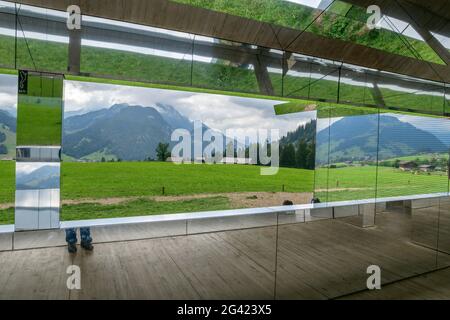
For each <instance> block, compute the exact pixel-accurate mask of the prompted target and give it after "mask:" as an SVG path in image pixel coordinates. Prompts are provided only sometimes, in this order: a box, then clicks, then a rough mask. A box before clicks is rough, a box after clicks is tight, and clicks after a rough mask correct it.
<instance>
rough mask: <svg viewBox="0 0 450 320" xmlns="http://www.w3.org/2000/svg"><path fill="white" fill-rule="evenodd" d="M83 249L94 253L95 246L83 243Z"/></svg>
mask: <svg viewBox="0 0 450 320" xmlns="http://www.w3.org/2000/svg"><path fill="white" fill-rule="evenodd" d="M81 247H82V248H83V249H84V250H87V251H92V250H94V246H93V245H92V243H84V242H82V243H81Z"/></svg>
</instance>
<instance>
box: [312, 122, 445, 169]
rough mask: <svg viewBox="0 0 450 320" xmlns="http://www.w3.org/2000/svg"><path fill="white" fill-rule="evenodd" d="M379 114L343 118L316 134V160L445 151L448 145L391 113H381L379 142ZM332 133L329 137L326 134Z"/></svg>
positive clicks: (340, 159) (353, 158) (399, 155)
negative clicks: (390, 114) (387, 114)
mask: <svg viewBox="0 0 450 320" xmlns="http://www.w3.org/2000/svg"><path fill="white" fill-rule="evenodd" d="M377 127H378V116H377V115H368V116H357V117H346V118H342V119H341V120H339V121H337V122H335V123H334V124H332V125H331V127H330V128H329V129H326V130H322V131H321V132H319V134H318V135H317V147H318V148H317V162H318V163H320V164H325V163H327V162H328V152H330V161H331V162H332V163H333V162H342V161H348V160H372V161H373V160H376V156H377V150H378V151H379V159H380V160H383V159H390V158H394V157H403V156H410V155H415V154H420V153H441V152H447V151H448V148H447V146H446V145H445V144H444V143H443V142H442V141H441V140H439V139H438V138H437V137H436V136H434V135H433V134H431V133H429V132H426V131H424V130H421V129H418V128H417V127H415V126H413V125H411V124H409V123H405V122H401V121H400V120H398V119H397V118H395V117H392V116H381V119H380V144H379V146H377V139H378V130H377ZM330 132H331V137H329V133H330Z"/></svg>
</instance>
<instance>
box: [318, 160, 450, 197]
mask: <svg viewBox="0 0 450 320" xmlns="http://www.w3.org/2000/svg"><path fill="white" fill-rule="evenodd" d="M377 173H378V177H377ZM315 189H316V191H317V190H319V192H316V196H318V197H319V198H320V199H321V200H322V201H341V200H355V199H369V198H374V197H375V196H376V197H378V198H384V197H395V196H404V195H413V194H427V193H438V192H448V191H449V180H448V177H447V173H445V172H440V173H433V174H430V175H428V174H426V173H421V174H413V173H410V172H403V171H401V170H400V169H395V168H388V167H378V171H377V168H376V167H375V166H365V167H346V168H338V169H326V168H321V169H318V170H316V175H315ZM327 190H328V192H327Z"/></svg>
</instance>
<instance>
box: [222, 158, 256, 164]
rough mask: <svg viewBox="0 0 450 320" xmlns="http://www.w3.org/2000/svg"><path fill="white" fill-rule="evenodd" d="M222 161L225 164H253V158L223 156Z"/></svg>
mask: <svg viewBox="0 0 450 320" xmlns="http://www.w3.org/2000/svg"><path fill="white" fill-rule="evenodd" d="M221 163H225V164H252V159H250V158H233V157H223V158H222V160H221Z"/></svg>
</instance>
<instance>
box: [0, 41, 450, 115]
mask: <svg viewBox="0 0 450 320" xmlns="http://www.w3.org/2000/svg"><path fill="white" fill-rule="evenodd" d="M28 46H29V48H30V51H31V52H32V53H33V61H34V63H35V64H36V66H37V67H38V68H39V69H42V70H55V71H56V70H60V71H61V72H64V71H65V69H66V66H65V65H64V63H65V62H66V61H67V45H66V44H61V43H55V42H45V41H42V40H34V39H29V40H28ZM48 56H52V57H53V59H48ZM0 61H2V63H0V65H3V66H5V67H11V66H14V38H13V37H7V36H0ZM33 61H32V60H31V59H30V57H29V54H28V50H27V47H26V46H25V44H24V43H23V40H20V39H19V41H18V50H17V63H18V66H19V67H20V68H34V67H33V66H34V64H33ZM81 69H82V70H81V71H82V72H83V73H84V74H88V75H89V76H90V77H92V76H100V77H111V76H113V77H119V78H123V79H130V80H135V81H144V82H146V83H151V84H152V85H153V86H156V87H158V85H156V84H166V85H172V86H174V87H172V89H175V90H183V88H195V90H194V91H199V92H207V91H208V90H219V91H222V93H223V94H230V92H231V93H232V94H233V95H240V96H247V95H249V94H258V93H259V87H258V82H257V79H256V75H255V72H254V71H253V70H249V69H246V68H238V67H234V66H230V65H227V63H225V62H223V61H218V62H217V63H204V62H197V61H194V63H192V60H191V59H182V60H176V59H170V58H166V57H159V56H151V55H145V54H140V53H131V52H125V51H120V50H111V49H105V48H94V47H87V46H85V47H83V48H82V53H81ZM329 72H331V70H330V71H329ZM337 74H338V69H336V70H335V71H334V72H332V73H331V74H330V76H337ZM269 75H270V78H271V80H272V84H273V88H274V92H275V95H276V98H275V99H279V100H285V99H311V100H315V99H322V100H323V99H325V100H329V101H336V99H337V90H338V84H337V82H336V81H332V80H329V78H328V77H324V78H323V79H321V80H318V79H311V78H310V77H296V76H292V75H290V74H289V73H288V74H287V75H286V76H285V77H282V76H281V75H280V74H276V73H269ZM67 79H68V80H70V79H73V80H77V79H79V80H82V81H89V79H90V78H89V77H73V76H68V77H67ZM102 82H106V83H116V84H128V85H130V84H131V85H132V81H131V82H128V83H125V82H124V81H123V80H108V79H103V80H102ZM178 86H181V87H178ZM339 89H340V103H350V104H352V103H356V104H363V105H364V104H365V105H375V104H376V103H375V100H374V98H373V93H372V92H371V90H370V88H369V87H367V86H355V85H349V84H345V83H341V86H340V88H339ZM380 90H381V92H382V94H383V99H384V102H385V104H386V105H387V106H390V107H391V106H392V107H396V108H401V109H404V110H408V111H411V112H413V111H415V110H417V111H423V112H425V113H432V114H435V115H440V114H442V113H443V111H444V110H446V112H450V103H449V100H447V101H444V97H443V96H435V95H429V94H426V92H414V94H410V93H405V92H399V91H395V90H391V89H388V88H384V87H380ZM233 92H234V93H233ZM263 97H264V98H268V96H263ZM269 98H272V99H274V97H269ZM314 103H316V104H317V105H319V106H321V105H323V104H324V103H323V102H314ZM325 104H328V103H325ZM284 113H287V112H284Z"/></svg>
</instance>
